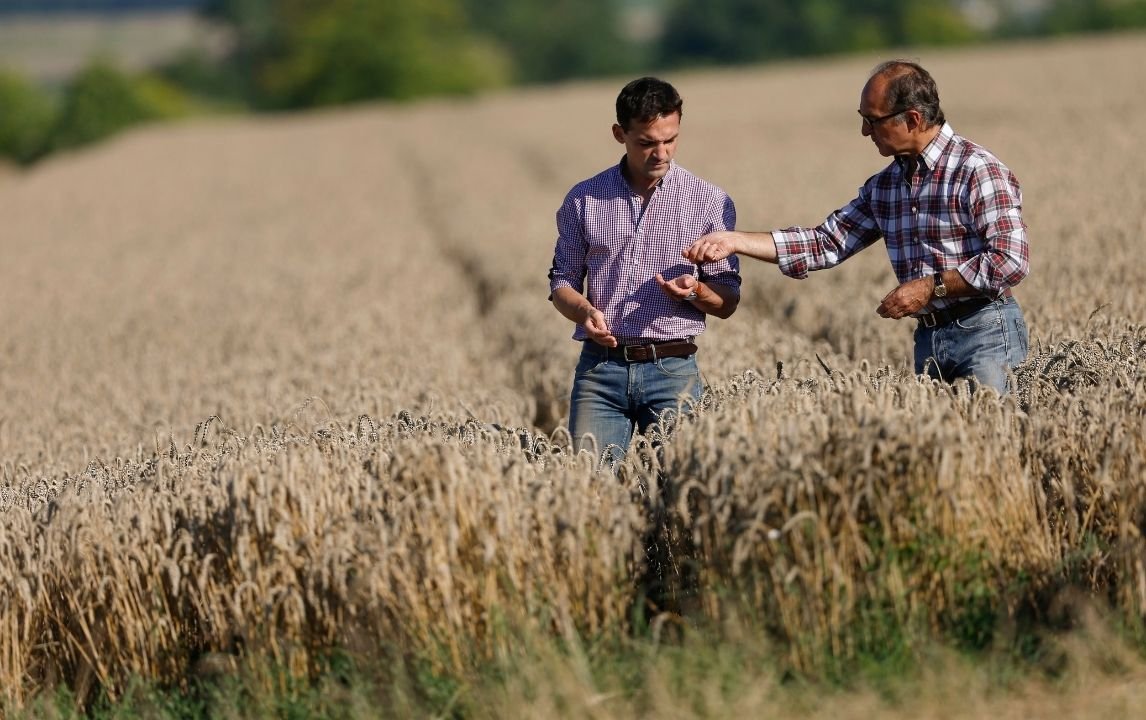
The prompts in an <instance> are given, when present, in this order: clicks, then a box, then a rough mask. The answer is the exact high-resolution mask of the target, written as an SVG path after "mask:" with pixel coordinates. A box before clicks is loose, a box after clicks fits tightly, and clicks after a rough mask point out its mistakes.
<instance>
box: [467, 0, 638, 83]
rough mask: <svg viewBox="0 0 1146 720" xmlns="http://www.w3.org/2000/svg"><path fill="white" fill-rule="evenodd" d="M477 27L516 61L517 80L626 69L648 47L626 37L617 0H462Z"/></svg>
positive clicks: (560, 77)
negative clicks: (539, 0)
mask: <svg viewBox="0 0 1146 720" xmlns="http://www.w3.org/2000/svg"><path fill="white" fill-rule="evenodd" d="M463 1H464V5H465V9H466V12H467V14H468V16H469V18H470V20H471V22H472V23H473V26H474V28H475V29H476V30H477V31H478V32H481V33H483V34H486V35H489V36H491V37H493V38H495V39H496V40H497V41H498V42H499V43H501V45H502V46H503V47H504V48H505V49H506V52H507V53H508V54H509V56H510V57H511V58H512V59H513V67H514V75H515V79H516V80H518V81H520V82H546V81H553V80H565V79H568V78H575V77H585V76H592V75H603V74H611V73H618V74H620V73H627V72H631V71H632V70H634V69H635V68H637V67H639V66H640V65H641V64H642V63H643V60H644V48H642V47H641V46H640V45H639V44H638V43H635V42H633V41H632V40H630V39H627V38H625V37H623V36H622V33H621V22H620V16H619V12H618V10H619V4H618V2H617V0H550V1H549V2H538V0H463Z"/></svg>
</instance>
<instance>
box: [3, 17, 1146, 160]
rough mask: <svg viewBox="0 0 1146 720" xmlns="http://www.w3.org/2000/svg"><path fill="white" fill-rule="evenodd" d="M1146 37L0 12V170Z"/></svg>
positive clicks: (1061, 28)
mask: <svg viewBox="0 0 1146 720" xmlns="http://www.w3.org/2000/svg"><path fill="white" fill-rule="evenodd" d="M1144 26H1146V0H323V2H311V1H309V0H0V163H6V164H8V165H10V166H20V165H30V164H32V163H34V162H36V161H38V160H40V159H42V158H44V157H46V156H48V155H51V154H52V153H54V152H57V151H60V150H64V149H68V148H73V147H77V146H81V145H85V144H88V143H92V142H95V141H98V140H100V139H102V138H105V137H107V136H109V135H111V134H114V133H115V132H117V131H118V130H120V129H122V128H124V127H127V126H130V125H134V124H137V123H141V122H153V121H157V120H163V119H171V118H179V117H186V116H190V115H200V114H211V113H244V112H282V111H289V110H298V109H304V108H312V107H318V106H330V105H339V104H346V103H355V102H363V101H378V100H389V101H405V100H410V99H414V98H419V97H426V96H441V95H470V94H474V93H478V92H482V91H486V90H491V89H496V88H504V87H509V86H520V85H527V84H541V83H555V82H562V81H569V80H575V79H579V78H589V77H600V76H625V75H628V76H632V75H635V74H644V73H656V72H667V71H670V70H679V69H683V68H693V67H705V66H716V65H735V64H757V63H762V62H768V61H777V60H782V59H785V58H794V57H806V56H813V55H827V54H841V53H849V52H859V51H872V50H879V49H888V50H892V49H894V50H898V51H904V50H908V49H910V48H915V47H934V46H944V45H969V44H976V43H978V44H986V43H997V42H1000V41H1004V40H1014V39H1017V38H1029V37H1040V36H1048V35H1062V34H1068V33H1095V32H1109V31H1115V30H1119V29H1122V28H1133V27H1144Z"/></svg>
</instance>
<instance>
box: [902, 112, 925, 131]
mask: <svg viewBox="0 0 1146 720" xmlns="http://www.w3.org/2000/svg"><path fill="white" fill-rule="evenodd" d="M903 118H904V120H906V121H907V129H908V130H912V131H915V130H921V129H923V115H922V114H921V113H920V112H919V111H918V110H915V109H911V110H908V111H907V112H905V113H904V114H903Z"/></svg>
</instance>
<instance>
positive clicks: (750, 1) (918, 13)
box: [661, 0, 978, 65]
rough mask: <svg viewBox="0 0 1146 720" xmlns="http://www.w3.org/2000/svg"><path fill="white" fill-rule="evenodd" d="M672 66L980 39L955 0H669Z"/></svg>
mask: <svg viewBox="0 0 1146 720" xmlns="http://www.w3.org/2000/svg"><path fill="white" fill-rule="evenodd" d="M667 13H668V15H667V19H666V26H665V34H664V37H663V43H662V51H661V58H662V61H663V62H665V63H666V64H670V65H687V64H694V63H727V62H732V63H737V62H756V61H760V60H767V59H772V58H779V57H793V56H802V55H818V54H826V53H841V52H853V51H856V50H870V49H875V48H882V47H903V46H908V45H917V44H923V45H946V44H956V43H965V42H970V41H972V40H975V39H977V37H978V35H977V33H976V32H975V31H974V30H973V29H972V28H971V26H970V25H969V24H968V23H967V21H966V19H965V18H964V17H963V15H962V14H961V13H960V12H959V11H958V10H957V9H956V8H955V7H954V5H953V4H952V3H951V2H950V0H850V1H849V0H670V2H669V4H668V6H667Z"/></svg>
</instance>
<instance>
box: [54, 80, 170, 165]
mask: <svg viewBox="0 0 1146 720" xmlns="http://www.w3.org/2000/svg"><path fill="white" fill-rule="evenodd" d="M191 109H192V107H191V104H190V101H189V100H188V98H187V96H186V95H185V94H184V93H183V92H182V90H180V89H179V88H177V87H175V86H173V85H171V84H170V83H167V82H165V81H163V80H161V79H159V78H157V77H153V76H148V75H144V76H141V77H134V78H133V77H129V76H128V75H126V74H124V73H122V72H120V71H119V69H117V68H116V67H115V65H114V64H113V63H112V62H111V61H109V60H107V59H97V60H94V61H93V62H92V63H90V64H89V65H88V66H87V67H86V68H84V69H83V70H82V71H81V72H80V73H79V74H78V75H76V76H75V77H74V78H73V79H72V80H71V82H69V83H68V85H67V87H65V88H64V94H63V100H62V102H61V106H60V109H59V113H58V114H57V116H56V118H55V122H54V123H52V125H51V130H50V132H49V133H48V137H47V142H46V147H47V149H48V150H62V149H66V148H72V147H77V146H80V145H86V144H88V143H92V142H95V141H97V140H102V139H104V138H106V137H108V136H110V135H113V134H115V133H116V132H119V131H120V130H122V129H124V128H126V127H129V126H131V125H136V124H138V123H141V122H146V121H149V120H160V119H168V118H173V117H179V116H181V115H186V114H187V113H189V112H190V111H191Z"/></svg>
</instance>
